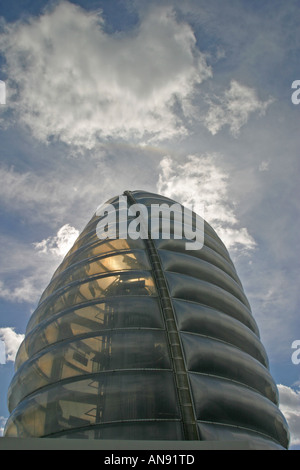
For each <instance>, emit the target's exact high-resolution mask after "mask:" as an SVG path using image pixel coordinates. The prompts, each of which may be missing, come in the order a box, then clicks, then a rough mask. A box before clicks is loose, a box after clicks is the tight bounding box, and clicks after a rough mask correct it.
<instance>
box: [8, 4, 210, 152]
mask: <svg viewBox="0 0 300 470" xmlns="http://www.w3.org/2000/svg"><path fill="white" fill-rule="evenodd" d="M104 26H105V25H104V20H103V18H102V16H101V13H99V11H98V12H87V11H85V10H83V9H81V8H80V7H78V6H76V5H74V4H72V3H69V2H66V1H62V2H60V3H59V4H58V5H56V6H55V8H54V9H52V10H51V11H47V12H45V13H44V14H43V15H41V16H40V17H38V18H31V19H29V20H28V21H27V22H26V23H25V22H17V23H13V24H7V25H6V27H5V32H4V33H3V34H2V36H1V37H0V50H2V52H3V54H4V56H5V59H6V62H7V71H6V73H7V76H8V77H9V78H8V80H7V88H8V99H7V101H8V105H9V106H11V107H12V108H14V110H15V113H16V115H17V116H18V118H19V120H20V121H21V123H23V124H24V125H25V126H27V127H28V128H29V129H30V131H31V132H32V134H33V136H34V137H35V138H37V139H39V140H40V141H42V142H49V141H53V139H54V140H60V141H62V142H64V143H66V144H71V145H75V146H79V147H80V146H82V147H84V148H89V149H91V148H93V147H94V146H95V145H96V143H97V141H98V140H99V139H102V140H103V139H104V140H105V139H110V138H113V137H117V138H118V140H119V139H134V140H139V139H143V140H144V141H145V140H153V139H156V140H161V139H167V138H171V137H173V136H178V135H183V134H185V133H186V127H185V125H184V122H183V119H180V118H179V115H178V113H177V112H176V111H175V109H177V108H180V109H181V112H182V113H183V115H184V117H185V118H189V117H191V115H192V109H193V105H192V98H193V93H194V91H195V87H197V86H198V85H199V84H200V83H201V82H202V81H203V80H205V79H207V78H208V77H211V69H210V67H209V66H208V65H207V63H206V59H205V56H204V55H203V54H202V53H201V52H200V51H199V50H198V49H197V47H196V38H195V36H194V33H193V31H192V29H191V27H190V26H189V25H188V24H187V23H185V22H183V21H181V22H179V21H178V20H177V19H176V16H175V14H174V13H173V10H172V9H171V8H170V7H156V8H155V9H150V10H149V11H148V13H147V14H146V15H145V16H144V17H143V18H142V20H141V21H140V24H139V26H138V27H136V29H134V30H133V31H131V32H130V33H128V32H127V33H125V32H122V33H115V34H108V33H107V32H105V28H104Z"/></svg>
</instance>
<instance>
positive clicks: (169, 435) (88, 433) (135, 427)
mask: <svg viewBox="0 0 300 470" xmlns="http://www.w3.org/2000/svg"><path fill="white" fill-rule="evenodd" d="M116 436H118V440H124V439H125V440H135V441H140V440H142V441H153V440H154V441H160V440H164V441H178V440H179V441H180V440H182V439H183V437H184V435H183V430H182V425H181V423H180V422H178V421H175V420H174V421H163V420H159V421H142V422H133V423H126V422H124V423H117V424H102V425H100V426H99V425H98V426H97V425H95V426H93V427H91V428H89V429H81V430H78V431H75V432H67V433H60V434H54V435H53V436H49V437H53V438H66V439H115V437H116Z"/></svg>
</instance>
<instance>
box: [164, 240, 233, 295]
mask: <svg viewBox="0 0 300 470" xmlns="http://www.w3.org/2000/svg"><path fill="white" fill-rule="evenodd" d="M185 242H186V240H185V239H182V240H174V239H170V240H157V241H155V244H156V246H157V249H158V252H159V253H160V252H161V250H167V251H172V252H175V253H183V254H185V255H187V256H192V257H194V258H197V259H201V260H204V261H207V262H208V263H210V264H213V265H215V266H216V267H217V268H220V269H222V271H224V272H225V273H226V274H228V275H229V276H230V277H232V279H234V280H235V281H236V282H237V283H238V284H239V285H240V286H241V287H242V284H241V281H240V279H239V277H238V275H237V273H236V270H235V269H234V266H233V264H232V263H230V262H229V261H228V260H226V259H225V258H224V257H223V256H221V255H220V254H219V253H217V252H216V251H215V250H212V249H211V248H209V247H208V246H206V245H203V247H202V248H201V250H186V247H185Z"/></svg>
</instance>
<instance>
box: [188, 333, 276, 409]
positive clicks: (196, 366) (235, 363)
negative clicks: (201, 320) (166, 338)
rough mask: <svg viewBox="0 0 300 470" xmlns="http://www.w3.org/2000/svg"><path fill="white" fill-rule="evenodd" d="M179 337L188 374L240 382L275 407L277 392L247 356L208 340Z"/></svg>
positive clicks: (261, 368)
mask: <svg viewBox="0 0 300 470" xmlns="http://www.w3.org/2000/svg"><path fill="white" fill-rule="evenodd" d="M180 336H181V340H182V344H183V348H184V353H185V358H186V364H187V369H188V370H189V371H192V372H201V373H203V374H211V375H214V376H218V377H225V378H229V379H231V380H235V381H237V382H241V383H243V384H245V385H247V386H249V387H251V388H253V389H255V390H256V391H258V392H260V393H261V394H263V395H264V396H265V397H267V398H269V400H271V401H273V402H274V403H276V404H277V403H278V392H277V388H276V386H275V383H274V381H273V379H272V377H271V376H270V374H269V372H268V370H267V369H266V368H265V367H263V366H262V365H261V364H260V362H258V361H256V360H255V359H253V358H252V357H251V356H249V354H245V353H244V352H243V351H241V350H239V349H237V348H235V347H233V346H230V345H229V344H226V343H223V342H222V341H217V340H214V339H212V338H207V337H206V338H205V337H203V336H198V335H195V334H189V333H181V335H180Z"/></svg>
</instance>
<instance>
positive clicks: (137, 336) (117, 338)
mask: <svg viewBox="0 0 300 470" xmlns="http://www.w3.org/2000/svg"><path fill="white" fill-rule="evenodd" d="M166 344H167V342H166V338H165V334H164V332H162V331H158V330H144V331H143V330H142V331H140V330H138V329H137V330H134V331H132V330H131V331H130V330H125V331H109V330H108V331H105V332H103V333H102V334H101V335H97V336H89V337H85V338H82V339H80V340H78V341H69V342H58V343H57V344H56V345H55V346H53V347H51V348H50V349H49V348H48V349H47V350H46V351H45V352H44V353H42V354H40V355H38V357H36V358H34V357H33V358H32V359H31V360H30V361H27V362H26V364H24V366H23V367H22V368H21V369H19V373H18V374H17V375H15V377H14V380H13V381H12V383H11V386H10V390H9V393H8V397H9V408H10V409H11V410H13V409H14V408H15V407H16V406H17V404H18V403H19V401H21V400H22V399H23V398H24V397H25V396H27V395H28V394H30V393H32V392H33V391H34V390H37V389H41V388H42V387H45V386H46V385H50V384H51V383H54V382H58V381H60V380H64V379H66V378H70V377H76V376H80V375H83V374H92V373H97V372H100V371H107V370H119V369H149V368H151V369H168V368H170V367H171V366H170V360H169V357H168V354H167V348H166Z"/></svg>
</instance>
